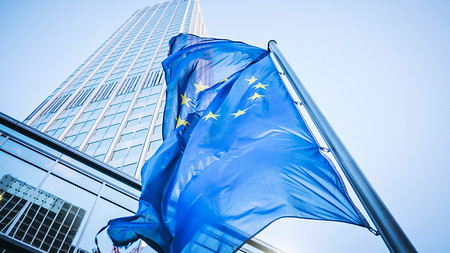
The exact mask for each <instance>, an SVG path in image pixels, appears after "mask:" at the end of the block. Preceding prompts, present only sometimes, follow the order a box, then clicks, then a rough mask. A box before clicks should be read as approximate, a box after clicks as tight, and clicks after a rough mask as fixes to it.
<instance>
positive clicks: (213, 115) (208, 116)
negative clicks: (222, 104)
mask: <svg viewBox="0 0 450 253" xmlns="http://www.w3.org/2000/svg"><path fill="white" fill-rule="evenodd" d="M218 116H220V115H217V114H214V113H212V112H209V113H208V115H206V116H205V117H203V118H204V119H205V121H207V120H208V119H209V118H213V119H215V120H217V118H216V117H218Z"/></svg>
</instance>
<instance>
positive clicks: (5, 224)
mask: <svg viewBox="0 0 450 253" xmlns="http://www.w3.org/2000/svg"><path fill="white" fill-rule="evenodd" d="M139 191H140V184H139V181H138V180H136V179H135V178H132V177H129V176H127V175H125V174H123V173H120V172H118V171H116V170H115V169H114V168H112V167H111V166H109V165H107V164H104V163H101V162H99V161H96V160H95V159H93V158H92V157H89V156H87V155H85V154H83V153H81V152H79V151H76V150H74V149H72V148H70V147H69V146H67V145H64V144H63V143H61V142H59V141H56V140H54V139H52V138H49V137H47V136H46V135H44V134H42V133H39V132H38V131H36V130H33V129H31V128H27V127H26V126H25V125H23V124H20V123H18V122H15V121H14V120H13V119H11V118H9V117H7V116H6V115H3V114H0V252H4V251H3V250H5V252H16V251H15V250H14V248H12V249H11V247H10V248H8V247H5V248H3V247H4V246H3V245H8V243H9V244H13V245H19V246H20V247H22V248H23V247H26V246H28V247H30V248H29V249H31V250H30V251H32V252H33V251H34V252H92V250H93V249H95V243H94V238H95V235H96V233H97V232H98V231H99V230H100V229H101V228H102V227H103V226H105V225H106V224H107V222H108V220H109V219H112V218H114V217H119V216H129V215H132V214H133V213H134V212H135V211H136V209H137V206H138V198H139ZM105 236H106V235H105V234H104V233H102V234H100V237H105ZM139 243H141V242H137V243H135V244H136V245H134V246H132V247H131V248H136V247H137V246H138V244H139ZM100 246H101V248H102V249H106V252H110V251H111V250H112V248H113V247H112V244H111V242H110V240H108V239H107V240H100ZM108 248H109V251H108ZM121 252H124V251H121ZM126 252H128V251H126ZM140 252H154V251H153V250H152V249H150V247H144V248H143V249H141V251H140Z"/></svg>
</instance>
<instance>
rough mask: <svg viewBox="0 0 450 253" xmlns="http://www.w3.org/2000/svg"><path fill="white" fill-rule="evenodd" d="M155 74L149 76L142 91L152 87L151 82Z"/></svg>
mask: <svg viewBox="0 0 450 253" xmlns="http://www.w3.org/2000/svg"><path fill="white" fill-rule="evenodd" d="M154 74H155V72H151V73H150V74H148V75H147V80H146V81H145V83H144V86H143V87H142V89H145V88H148V87H149V86H150V81H151V80H152V77H153V75H154Z"/></svg>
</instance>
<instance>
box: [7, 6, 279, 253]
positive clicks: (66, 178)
mask: <svg viewBox="0 0 450 253" xmlns="http://www.w3.org/2000/svg"><path fill="white" fill-rule="evenodd" d="M180 32H189V33H193V34H197V35H200V36H206V27H205V25H204V21H203V16H202V14H201V11H200V6H199V3H198V0H172V1H168V2H163V3H159V4H155V5H153V6H149V7H144V8H141V9H139V10H137V11H136V12H135V13H133V14H132V15H131V17H130V18H129V19H128V20H126V21H125V22H124V23H123V25H122V26H121V27H119V28H118V29H117V31H116V32H114V33H113V34H112V35H111V36H110V37H109V38H108V39H107V40H106V41H105V42H104V43H103V44H102V45H101V46H100V47H99V48H98V49H97V50H96V51H95V52H94V53H93V54H92V55H91V56H90V57H89V58H88V59H87V60H86V61H85V62H84V63H82V64H81V65H80V67H79V68H78V69H76V70H75V71H74V72H73V73H72V74H71V75H70V76H69V77H68V78H67V80H66V81H64V82H63V83H62V84H61V85H60V86H59V87H58V88H57V89H56V90H55V91H54V92H53V93H52V94H50V96H49V97H48V98H47V99H45V100H44V101H43V102H42V103H41V104H40V105H39V106H38V107H37V108H36V109H35V110H34V111H33V112H32V113H31V114H30V115H29V116H28V117H27V118H26V119H25V121H24V123H21V122H18V121H17V120H15V119H13V118H10V117H8V116H7V115H4V114H2V113H0V252H1V253H12V252H96V245H95V241H94V239H95V237H96V235H97V233H98V232H99V231H100V230H101V228H102V227H104V226H105V225H106V224H107V223H108V221H109V220H110V219H113V218H117V217H123V216H130V215H133V214H134V213H135V211H136V210H137V207H138V199H139V195H140V189H141V185H140V181H139V174H140V171H139V168H141V167H142V165H143V164H144V162H145V161H146V160H148V159H149V158H150V157H151V156H152V155H153V153H154V152H155V151H156V149H157V148H158V147H159V146H160V145H161V143H162V117H163V110H164V104H165V89H166V87H165V82H164V76H163V71H162V67H161V62H162V61H163V60H164V58H165V57H166V55H167V52H168V42H169V40H170V38H172V37H173V36H175V35H177V34H178V33H180ZM98 242H99V246H100V249H101V250H102V252H133V253H138V252H141V253H148V252H155V251H154V250H153V249H151V248H150V247H149V246H147V245H146V244H145V243H144V242H142V241H137V242H135V243H134V244H132V245H131V246H130V247H128V248H126V249H124V248H120V249H118V248H115V247H113V245H112V243H111V240H110V239H109V238H108V236H107V234H106V232H105V231H103V232H102V233H99V234H98ZM199 246H200V247H202V248H203V250H206V251H208V247H207V246H202V245H199ZM264 248H265V249H266V250H264V251H268V252H275V251H270V250H269V248H267V246H263V244H262V243H256V242H255V239H252V241H250V242H249V243H248V244H246V245H244V246H243V247H242V250H239V252H261V249H264ZM209 251H211V249H209Z"/></svg>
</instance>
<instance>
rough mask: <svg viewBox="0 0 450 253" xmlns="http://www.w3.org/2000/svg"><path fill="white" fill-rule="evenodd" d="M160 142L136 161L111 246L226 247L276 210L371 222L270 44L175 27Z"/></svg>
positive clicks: (251, 232) (111, 231)
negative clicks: (138, 171)
mask: <svg viewBox="0 0 450 253" xmlns="http://www.w3.org/2000/svg"><path fill="white" fill-rule="evenodd" d="M163 67H164V71H165V76H166V83H167V101H166V108H165V115H164V130H163V133H164V138H165V141H164V143H163V144H162V145H161V147H160V148H159V149H158V151H157V152H156V153H155V155H154V156H153V157H152V158H151V159H150V160H149V161H147V163H146V164H145V165H144V167H143V169H142V187H143V189H142V194H141V197H140V205H139V210H138V212H137V214H136V215H135V216H132V217H125V218H119V219H115V220H111V221H110V223H109V225H110V227H109V229H108V233H109V235H110V237H111V238H112V240H113V241H114V243H115V244H116V245H127V244H129V243H130V242H132V241H135V240H137V239H138V238H142V239H143V240H145V241H146V242H147V243H148V244H150V245H151V246H153V247H154V248H155V249H156V250H158V251H159V252H234V251H235V250H236V249H238V248H239V247H240V246H241V245H242V244H243V243H245V241H246V240H247V239H249V238H251V237H252V236H253V235H255V234H256V233H258V232H259V231H260V230H261V229H263V228H264V227H266V226H267V225H269V224H270V223H271V222H273V221H275V220H277V219H279V218H283V217H298V218H305V219H317V220H329V221H339V222H346V223H352V224H356V225H360V226H364V227H369V225H368V223H367V221H366V220H365V219H364V217H363V216H362V215H361V214H360V212H359V211H358V210H357V209H356V207H355V206H354V204H353V203H352V202H351V200H350V198H349V196H348V194H347V192H346V191H345V187H344V185H343V182H342V179H341V178H340V176H339V175H338V173H337V172H336V170H335V168H334V167H333V165H332V164H331V163H330V161H329V160H328V159H327V158H326V157H325V156H324V155H323V154H322V153H321V149H320V147H319V145H318V144H317V142H316V140H315V139H314V137H313V136H312V134H311V132H310V131H309V129H308V127H307V126H306V124H305V122H304V121H303V119H302V117H301V115H300V113H299V111H298V110H297V108H296V107H295V105H294V103H293V101H292V99H291V98H290V96H289V94H288V92H287V90H286V88H285V87H284V84H283V82H282V80H281V79H280V76H279V73H278V71H277V69H276V68H275V66H274V64H273V62H272V60H271V58H270V55H269V52H268V51H266V50H264V49H260V48H257V47H253V46H249V45H246V44H244V43H241V42H234V41H229V40H220V39H211V38H200V37H196V36H193V35H188V34H180V35H178V36H176V37H174V38H172V39H171V41H170V52H169V56H168V57H167V59H166V60H165V61H164V62H163Z"/></svg>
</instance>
